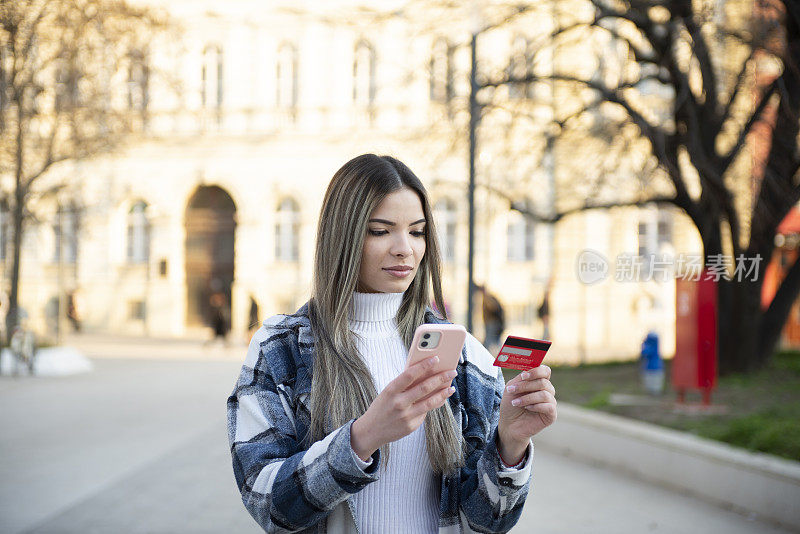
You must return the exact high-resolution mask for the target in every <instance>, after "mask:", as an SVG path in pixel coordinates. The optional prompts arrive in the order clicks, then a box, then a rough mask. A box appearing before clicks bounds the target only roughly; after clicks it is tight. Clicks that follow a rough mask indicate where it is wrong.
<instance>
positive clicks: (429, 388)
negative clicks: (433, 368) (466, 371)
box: [402, 371, 457, 404]
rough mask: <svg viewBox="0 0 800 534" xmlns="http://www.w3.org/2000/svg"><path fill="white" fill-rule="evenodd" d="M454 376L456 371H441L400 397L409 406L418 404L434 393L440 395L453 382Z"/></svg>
mask: <svg viewBox="0 0 800 534" xmlns="http://www.w3.org/2000/svg"><path fill="white" fill-rule="evenodd" d="M456 374H457V373H456V371H443V372H441V373H437V374H435V375H433V376H432V377H430V378H428V379H425V380H423V381H422V382H420V383H419V384H417V385H416V386H414V387H412V388H411V389H409V390H407V391H406V392H404V393H403V394H402V397H403V398H404V400H405V401H406V402H408V403H409V404H412V403H415V402H419V401H421V400H423V399H425V398H427V397H430V396H431V395H432V394H434V393H440V392H441V390H443V389H444V388H447V387H448V386H450V383H451V382H453V379H454V378H455V377H456Z"/></svg>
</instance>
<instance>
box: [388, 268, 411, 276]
mask: <svg viewBox="0 0 800 534" xmlns="http://www.w3.org/2000/svg"><path fill="white" fill-rule="evenodd" d="M384 271H386V272H387V273H389V274H391V275H392V276H396V277H397V278H405V277H406V276H408V275H409V274H410V273H411V269H407V270H405V271H403V270H400V269H384Z"/></svg>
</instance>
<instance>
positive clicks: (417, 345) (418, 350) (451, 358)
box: [406, 323, 467, 376]
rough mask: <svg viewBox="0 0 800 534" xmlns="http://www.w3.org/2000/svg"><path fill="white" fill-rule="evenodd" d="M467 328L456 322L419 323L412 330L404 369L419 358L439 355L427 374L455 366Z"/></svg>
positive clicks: (447, 369) (451, 368)
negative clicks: (412, 333)
mask: <svg viewBox="0 0 800 534" xmlns="http://www.w3.org/2000/svg"><path fill="white" fill-rule="evenodd" d="M466 339H467V330H466V329H465V328H464V327H463V326H461V325H458V324H429V323H425V324H421V325H419V326H418V327H417V329H416V330H415V331H414V341H413V342H412V343H411V349H410V350H409V351H408V360H407V361H406V369H408V368H409V367H410V366H411V365H413V364H415V363H417V362H418V361H420V360H425V359H427V358H432V357H433V356H438V357H439V363H438V364H436V367H434V368H433V369H432V370H431V371H430V374H429V376H431V375H434V374H436V373H441V372H442V371H450V370H453V369H455V368H456V366H457V365H458V360H459V358H460V357H461V349H462V348H463V347H464V341H466Z"/></svg>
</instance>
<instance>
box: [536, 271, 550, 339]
mask: <svg viewBox="0 0 800 534" xmlns="http://www.w3.org/2000/svg"><path fill="white" fill-rule="evenodd" d="M550 287H551V283H550V282H548V283H547V287H546V288H545V290H544V296H543V297H542V303H541V305H539V309H538V310H536V314H537V315H538V316H539V319H540V320H541V321H542V339H548V340H549V339H550Z"/></svg>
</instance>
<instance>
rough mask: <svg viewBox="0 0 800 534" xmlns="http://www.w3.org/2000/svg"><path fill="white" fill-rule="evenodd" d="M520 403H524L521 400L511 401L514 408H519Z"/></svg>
mask: <svg viewBox="0 0 800 534" xmlns="http://www.w3.org/2000/svg"><path fill="white" fill-rule="evenodd" d="M520 402H522V401H521V400H519V399H514V400H512V401H511V405H512V406H519V403H520Z"/></svg>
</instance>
